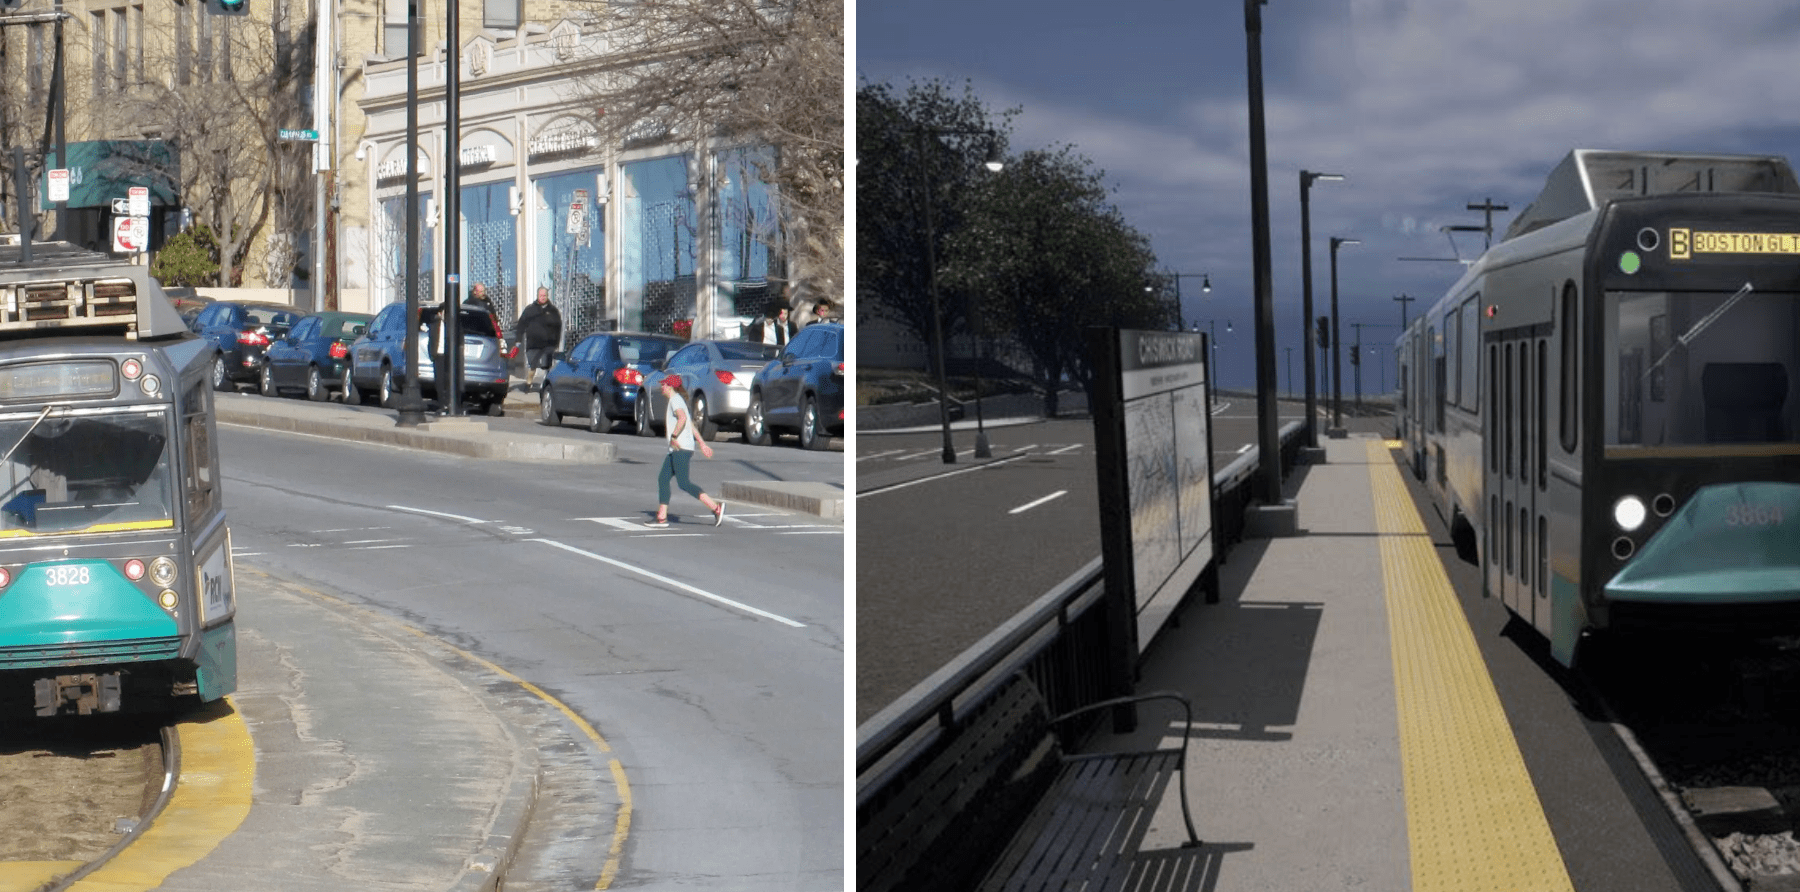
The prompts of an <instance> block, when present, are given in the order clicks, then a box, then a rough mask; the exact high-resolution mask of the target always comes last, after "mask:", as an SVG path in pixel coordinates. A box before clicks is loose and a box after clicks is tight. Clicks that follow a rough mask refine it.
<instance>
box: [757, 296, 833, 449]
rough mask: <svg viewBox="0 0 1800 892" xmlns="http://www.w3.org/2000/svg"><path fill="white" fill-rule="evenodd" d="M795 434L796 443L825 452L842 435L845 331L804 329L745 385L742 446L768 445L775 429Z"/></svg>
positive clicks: (830, 327) (822, 325) (818, 327)
mask: <svg viewBox="0 0 1800 892" xmlns="http://www.w3.org/2000/svg"><path fill="white" fill-rule="evenodd" d="M789 430H791V431H794V432H795V433H797V434H799V435H800V445H801V446H804V447H806V448H807V449H824V448H825V446H826V445H827V443H828V442H829V439H830V438H831V437H835V436H842V435H843V432H844V327H843V326H842V325H839V324H836V323H819V324H817V325H809V326H807V327H806V328H804V329H801V330H800V333H799V334H796V335H794V339H793V340H792V341H789V342H788V345H787V348H786V349H784V350H782V351H781V356H780V358H778V359H776V360H775V361H774V362H771V363H769V364H768V365H767V366H765V367H764V368H763V370H762V371H760V372H757V373H756V378H755V380H753V381H751V382H750V408H749V410H748V411H747V412H746V413H745V415H744V442H746V443H755V444H757V445H767V444H768V443H769V442H770V441H771V440H772V439H773V435H774V434H775V432H777V431H789Z"/></svg>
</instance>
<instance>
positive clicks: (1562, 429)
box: [1557, 282, 1581, 453]
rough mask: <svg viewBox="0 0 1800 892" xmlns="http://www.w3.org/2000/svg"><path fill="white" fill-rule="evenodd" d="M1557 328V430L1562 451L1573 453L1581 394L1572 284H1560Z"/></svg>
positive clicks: (1578, 441) (1576, 318) (1577, 316)
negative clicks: (1559, 384) (1559, 371)
mask: <svg viewBox="0 0 1800 892" xmlns="http://www.w3.org/2000/svg"><path fill="white" fill-rule="evenodd" d="M1557 316H1558V317H1559V318H1558V320H1557V328H1559V329H1560V330H1561V331H1560V332H1559V333H1560V334H1561V341H1562V344H1561V346H1562V360H1561V366H1562V375H1561V380H1562V394H1561V403H1560V405H1559V406H1558V409H1559V412H1558V417H1557V425H1558V428H1559V430H1558V432H1559V433H1560V434H1561V435H1562V448H1563V451H1564V452H1570V453H1572V452H1574V451H1575V447H1576V446H1577V445H1579V443H1580V439H1581V420H1580V419H1581V416H1580V415H1578V414H1577V413H1576V411H1575V409H1576V400H1577V399H1579V398H1580V396H1581V357H1580V345H1581V340H1580V338H1578V337H1577V332H1576V330H1575V326H1576V324H1577V320H1578V319H1579V318H1580V317H1579V315H1578V314H1577V313H1576V305H1575V283H1574V282H1567V283H1564V284H1563V292H1562V306H1561V307H1560V308H1559V309H1558V311H1557Z"/></svg>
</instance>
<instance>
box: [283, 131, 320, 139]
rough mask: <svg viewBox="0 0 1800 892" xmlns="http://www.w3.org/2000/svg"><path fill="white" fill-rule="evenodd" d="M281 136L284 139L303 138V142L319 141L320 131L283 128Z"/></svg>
mask: <svg viewBox="0 0 1800 892" xmlns="http://www.w3.org/2000/svg"><path fill="white" fill-rule="evenodd" d="M281 138H282V139H297V140H301V141H302V142H318V141H319V131H317V130H283V131H281Z"/></svg>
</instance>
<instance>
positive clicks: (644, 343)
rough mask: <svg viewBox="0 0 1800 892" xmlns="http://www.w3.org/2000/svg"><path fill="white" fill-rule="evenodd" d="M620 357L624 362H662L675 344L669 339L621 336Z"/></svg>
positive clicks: (619, 340)
mask: <svg viewBox="0 0 1800 892" xmlns="http://www.w3.org/2000/svg"><path fill="white" fill-rule="evenodd" d="M617 343H618V345H619V359H620V360H622V361H624V362H630V363H638V362H662V361H663V358H664V357H666V356H668V355H669V349H670V348H671V347H673V346H675V345H674V344H673V343H671V342H669V341H659V340H657V339H655V338H619V339H618V341H617Z"/></svg>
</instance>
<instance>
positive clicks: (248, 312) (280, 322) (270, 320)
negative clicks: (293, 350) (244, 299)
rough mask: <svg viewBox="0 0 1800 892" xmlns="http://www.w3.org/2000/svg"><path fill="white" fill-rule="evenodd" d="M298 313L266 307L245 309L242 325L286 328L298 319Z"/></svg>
mask: <svg viewBox="0 0 1800 892" xmlns="http://www.w3.org/2000/svg"><path fill="white" fill-rule="evenodd" d="M299 318H300V316H299V314H298V313H293V312H290V311H288V310H272V309H270V308H268V307H245V308H244V323H245V324H247V325H272V326H276V327H279V328H287V327H288V326H290V325H293V324H294V321H295V320H296V319H299Z"/></svg>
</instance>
